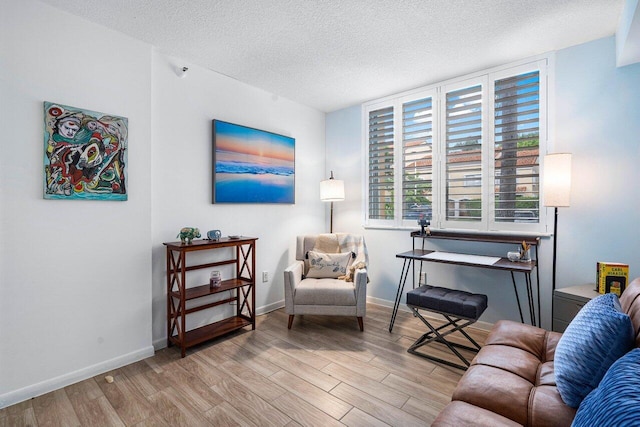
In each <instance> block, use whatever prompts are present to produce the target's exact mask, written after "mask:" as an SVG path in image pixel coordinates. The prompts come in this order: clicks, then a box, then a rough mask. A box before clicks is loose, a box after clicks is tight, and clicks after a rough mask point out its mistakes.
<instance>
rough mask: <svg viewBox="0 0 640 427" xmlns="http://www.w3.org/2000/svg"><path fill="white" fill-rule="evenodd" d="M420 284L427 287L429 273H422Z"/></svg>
mask: <svg viewBox="0 0 640 427" xmlns="http://www.w3.org/2000/svg"><path fill="white" fill-rule="evenodd" d="M420 284H421V285H426V284H427V272H426V271H423V272H422V273H420Z"/></svg>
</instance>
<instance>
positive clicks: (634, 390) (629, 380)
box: [571, 348, 640, 427]
mask: <svg viewBox="0 0 640 427" xmlns="http://www.w3.org/2000/svg"><path fill="white" fill-rule="evenodd" d="M639 421H640V348H636V349H634V350H631V351H630V352H629V353H627V354H626V355H625V356H623V357H622V358H620V359H618V361H616V362H615V363H614V364H613V365H612V366H611V368H609V370H608V371H607V373H606V374H605V376H604V378H603V379H602V381H601V382H600V385H599V386H598V388H596V389H595V390H593V391H592V392H591V393H589V395H588V396H587V397H585V399H584V400H583V401H582V403H581V404H580V408H578V412H577V413H576V417H575V418H574V420H573V424H571V425H572V427H583V426H584V427H592V426H632V425H638V422H639Z"/></svg>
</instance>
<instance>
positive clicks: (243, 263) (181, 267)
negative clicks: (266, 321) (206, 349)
mask: <svg viewBox="0 0 640 427" xmlns="http://www.w3.org/2000/svg"><path fill="white" fill-rule="evenodd" d="M256 240H258V239H257V238H255V237H240V238H238V239H230V238H228V237H223V238H221V239H220V240H194V241H193V242H192V243H191V244H182V243H181V242H170V243H164V245H165V246H166V251H167V345H168V346H169V347H170V346H171V345H173V344H175V345H177V346H179V347H180V349H181V351H182V357H184V356H185V355H186V349H187V348H189V347H192V346H194V345H198V344H201V343H203V342H205V341H208V340H210V339H213V338H216V337H219V336H221V335H225V334H228V333H230V332H233V331H235V330H238V329H241V328H244V327H246V326H251V329H252V330H255V329H256V315H255V303H256V295H255V285H256V281H255V267H256V251H255V243H256ZM222 248H235V251H233V252H234V257H233V258H229V259H224V260H222V261H215V262H208V263H204V264H197V265H187V254H188V253H190V252H196V251H208V250H216V249H222ZM225 265H235V277H234V278H231V279H227V280H223V281H222V283H221V285H220V286H219V287H217V288H211V287H210V286H209V284H208V283H207V284H206V285H197V286H190V287H189V286H187V272H189V271H194V270H202V269H205V268H207V269H208V268H215V267H220V266H225ZM226 291H231V296H230V297H229V298H224V299H221V300H218V301H213V302H206V303H202V304H200V305H194V306H192V307H189V308H187V307H186V302H187V301H197V300H198V299H200V298H203V297H207V296H210V295H215V294H219V293H221V292H226ZM228 303H235V305H236V312H235V315H233V316H230V317H227V318H226V319H223V320H220V321H218V322H214V323H210V324H208V325H204V326H201V327H199V328H196V329H192V330H188V331H187V329H186V318H187V315H189V314H191V313H195V312H198V311H202V310H206V309H210V308H213V307H217V306H219V305H222V304H228Z"/></svg>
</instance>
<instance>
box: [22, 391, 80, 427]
mask: <svg viewBox="0 0 640 427" xmlns="http://www.w3.org/2000/svg"><path fill="white" fill-rule="evenodd" d="M33 411H34V413H35V416H36V420H37V422H38V426H41V427H46V426H61V425H64V426H79V425H80V420H79V419H78V416H77V415H76V413H75V411H74V410H73V406H72V405H71V402H70V401H69V397H67V393H66V392H65V391H64V389H59V390H56V391H52V392H51V393H47V394H44V395H42V396H38V397H36V398H35V399H34V400H33Z"/></svg>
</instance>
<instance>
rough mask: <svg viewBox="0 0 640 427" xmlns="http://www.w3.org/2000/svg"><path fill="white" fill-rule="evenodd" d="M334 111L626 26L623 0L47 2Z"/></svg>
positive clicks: (186, 58) (169, 51)
mask: <svg viewBox="0 0 640 427" xmlns="http://www.w3.org/2000/svg"><path fill="white" fill-rule="evenodd" d="M41 1H43V2H44V3H47V4H50V5H52V6H54V7H56V8H58V9H61V10H65V11H67V12H69V13H71V14H74V15H78V16H81V17H84V18H86V19H88V20H90V21H93V22H95V23H97V24H99V25H103V26H106V27H109V28H112V29H115V30H117V31H120V32H122V33H125V34H128V35H130V36H132V37H134V38H136V39H140V40H142V41H145V42H147V43H150V44H152V45H154V46H156V47H157V48H158V49H159V51H160V52H163V53H166V54H169V55H173V56H177V57H178V58H181V59H183V60H184V61H185V62H189V63H193V64H197V65H200V66H203V67H205V68H208V69H211V70H214V71H216V72H218V73H221V74H225V75H227V76H230V77H232V78H234V79H237V80H240V81H242V82H245V83H248V84H250V85H253V86H256V87H259V88H262V89H264V90H266V91H269V92H271V93H274V94H277V95H280V96H283V97H286V98H289V99H291V100H294V101H297V102H300V103H302V104H306V105H308V106H311V107H314V108H316V109H319V110H321V111H325V112H330V111H334V110H337V109H340V108H344V107H347V106H350V105H354V104H357V103H360V102H363V101H367V100H370V99H374V98H378V97H381V96H386V95H390V94H393V93H397V92H400V91H403V90H407V89H412V88H415V87H418V86H422V85H425V84H429V83H433V82H437V81H441V80H445V79H448V78H452V77H456V76H460V75H463V74H466V73H469V72H472V71H476V70H481V69H484V68H488V67H492V66H496V65H500V64H504V63H507V62H510V61H514V60H518V59H522V58H525V57H528V56H532V55H537V54H541V53H545V52H549V51H553V50H558V49H562V48H565V47H568V46H572V45H576V44H580V43H583V42H586V41H590V40H595V39H598V38H602V37H606V36H611V35H613V34H614V33H615V31H616V27H617V24H618V19H619V16H620V13H621V11H622V5H623V0H528V1H525V0H262V1H260V0H41Z"/></svg>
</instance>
